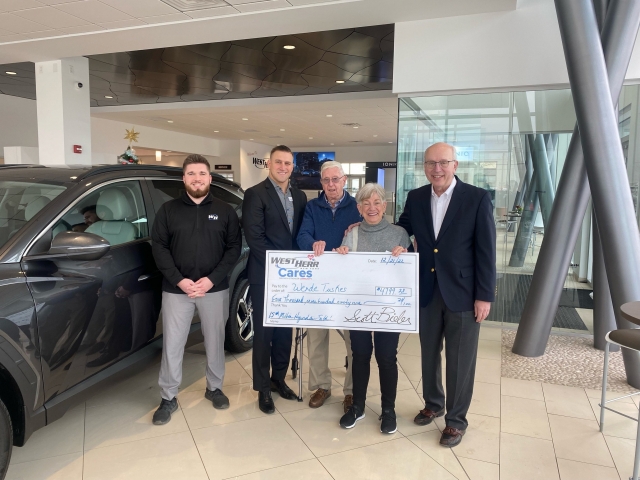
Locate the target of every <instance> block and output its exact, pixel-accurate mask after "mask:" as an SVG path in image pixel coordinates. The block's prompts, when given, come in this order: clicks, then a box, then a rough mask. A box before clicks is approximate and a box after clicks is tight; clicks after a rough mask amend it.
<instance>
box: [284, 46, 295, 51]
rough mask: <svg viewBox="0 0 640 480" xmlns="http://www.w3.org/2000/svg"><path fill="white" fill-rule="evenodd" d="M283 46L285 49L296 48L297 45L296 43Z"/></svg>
mask: <svg viewBox="0 0 640 480" xmlns="http://www.w3.org/2000/svg"><path fill="white" fill-rule="evenodd" d="M282 48H284V49H285V50H294V49H295V48H296V46H295V45H285V46H284V47H282Z"/></svg>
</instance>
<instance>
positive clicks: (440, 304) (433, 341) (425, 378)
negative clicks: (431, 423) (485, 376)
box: [420, 283, 480, 430]
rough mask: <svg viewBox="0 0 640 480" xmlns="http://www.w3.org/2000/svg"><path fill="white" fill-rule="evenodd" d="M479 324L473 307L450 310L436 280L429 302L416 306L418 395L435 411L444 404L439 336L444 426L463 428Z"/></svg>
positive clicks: (471, 385)
mask: <svg viewBox="0 0 640 480" xmlns="http://www.w3.org/2000/svg"><path fill="white" fill-rule="evenodd" d="M479 335H480V324H479V323H477V322H476V319H475V316H474V314H473V311H469V312H452V311H451V310H449V309H448V308H447V306H446V305H445V303H444V300H443V299H442V295H441V293H440V288H439V287H438V284H437V283H436V285H435V288H434V290H433V298H432V299H431V302H429V305H427V306H426V307H425V308H421V309H420V346H421V353H422V395H423V397H424V401H425V406H426V407H427V408H428V409H430V410H433V411H434V412H439V411H440V410H442V409H443V408H444V407H445V396H444V390H443V389H442V364H441V357H440V354H441V352H442V340H443V339H444V341H445V344H446V349H445V350H446V351H445V356H446V359H447V372H446V381H447V398H446V407H447V414H446V416H445V420H446V423H447V426H450V427H453V428H458V429H460V430H464V429H466V428H467V425H468V422H467V411H468V410H469V405H471V397H472V396H473V380H474V378H475V374H476V356H477V353H478V336H479Z"/></svg>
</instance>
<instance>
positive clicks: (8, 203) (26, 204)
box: [0, 180, 66, 248]
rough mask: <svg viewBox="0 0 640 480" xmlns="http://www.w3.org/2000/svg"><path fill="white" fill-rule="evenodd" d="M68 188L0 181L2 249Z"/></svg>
mask: <svg viewBox="0 0 640 480" xmlns="http://www.w3.org/2000/svg"><path fill="white" fill-rule="evenodd" d="M65 190H66V187H64V186H62V185H54V184H51V183H36V182H28V181H24V182H23V181H8V180H7V181H4V180H0V248H2V247H3V246H4V245H5V244H6V243H7V242H8V241H9V239H10V238H11V237H13V236H14V235H15V234H16V233H18V231H19V230H20V229H21V228H22V227H23V226H24V225H25V224H26V223H27V222H28V221H29V220H31V219H32V218H33V217H34V216H35V215H36V214H37V213H38V212H39V211H40V210H42V209H43V208H44V207H45V206H46V205H47V204H48V203H49V202H51V200H53V199H54V198H56V197H57V196H58V195H60V194H61V193H62V192H64V191H65Z"/></svg>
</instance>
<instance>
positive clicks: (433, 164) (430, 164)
mask: <svg viewBox="0 0 640 480" xmlns="http://www.w3.org/2000/svg"><path fill="white" fill-rule="evenodd" d="M451 162H455V160H440V161H439V162H432V161H428V162H424V164H425V165H426V166H427V168H428V169H429V170H433V169H434V168H436V164H438V165H440V168H447V167H448V166H449V164H450V163H451Z"/></svg>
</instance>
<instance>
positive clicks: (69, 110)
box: [36, 57, 91, 165]
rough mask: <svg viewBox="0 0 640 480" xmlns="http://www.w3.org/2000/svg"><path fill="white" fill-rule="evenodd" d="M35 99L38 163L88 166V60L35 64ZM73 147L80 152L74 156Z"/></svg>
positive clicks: (89, 161) (74, 59)
mask: <svg viewBox="0 0 640 480" xmlns="http://www.w3.org/2000/svg"><path fill="white" fill-rule="evenodd" d="M36 98H37V106H38V145H39V149H40V164H42V165H64V164H66V165H78V164H83V165H90V164H91V116H90V112H89V109H90V106H91V98H90V96H89V60H88V59H87V58H85V57H74V58H63V59H62V60H52V61H48V62H38V63H36ZM74 145H79V146H80V147H81V148H82V153H74Z"/></svg>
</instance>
